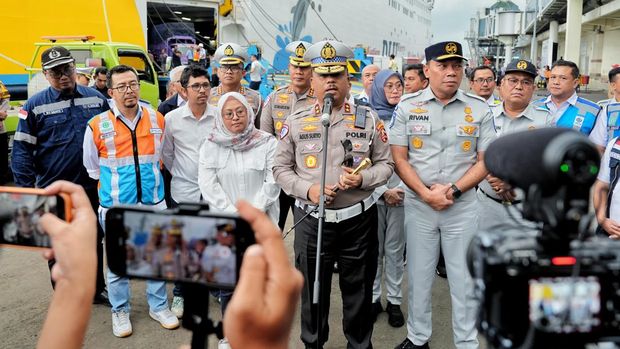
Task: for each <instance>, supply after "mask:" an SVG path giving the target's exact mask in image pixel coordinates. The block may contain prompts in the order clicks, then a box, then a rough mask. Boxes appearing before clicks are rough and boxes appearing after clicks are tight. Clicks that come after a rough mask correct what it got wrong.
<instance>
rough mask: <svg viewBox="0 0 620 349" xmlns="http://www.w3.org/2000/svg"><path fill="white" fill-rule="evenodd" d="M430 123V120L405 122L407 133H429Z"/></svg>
mask: <svg viewBox="0 0 620 349" xmlns="http://www.w3.org/2000/svg"><path fill="white" fill-rule="evenodd" d="M430 134H431V123H430V122H415V123H414V122H408V123H407V135H409V136H410V135H430Z"/></svg>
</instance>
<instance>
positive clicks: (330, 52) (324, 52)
mask: <svg viewBox="0 0 620 349" xmlns="http://www.w3.org/2000/svg"><path fill="white" fill-rule="evenodd" d="M334 57H336V49H335V48H334V46H332V45H331V44H330V43H329V42H328V43H326V44H325V45H324V46H323V48H322V49H321V58H323V59H333V58H334Z"/></svg>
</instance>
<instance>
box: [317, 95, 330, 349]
mask: <svg viewBox="0 0 620 349" xmlns="http://www.w3.org/2000/svg"><path fill="white" fill-rule="evenodd" d="M326 109H329V110H326ZM331 109H332V108H331V106H330V107H329V108H326V107H325V105H324V106H323V113H327V112H328V113H329V114H331ZM321 122H322V124H323V154H322V155H323V156H322V158H323V159H322V161H323V162H322V163H323V168H322V171H321V184H320V185H321V188H320V190H321V191H320V193H321V194H320V196H319V213H318V220H319V226H318V229H317V234H316V235H317V237H316V256H315V258H316V263H315V265H314V285H313V292H312V304H314V305H315V306H316V314H317V324H316V325H317V326H316V333H317V341H316V345H317V348H319V347H320V346H321V316H322V315H323V314H321V297H320V294H321V274H322V272H323V268H321V261H322V258H321V253H322V252H321V251H322V247H323V223H324V222H325V181H326V178H327V144H328V134H329V124H330V120H329V118H328V117H322V120H321ZM328 301H329V300H328Z"/></svg>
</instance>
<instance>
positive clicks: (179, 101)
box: [177, 93, 187, 107]
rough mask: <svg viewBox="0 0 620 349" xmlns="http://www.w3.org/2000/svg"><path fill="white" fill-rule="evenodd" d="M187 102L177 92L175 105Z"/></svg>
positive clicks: (178, 105)
mask: <svg viewBox="0 0 620 349" xmlns="http://www.w3.org/2000/svg"><path fill="white" fill-rule="evenodd" d="M186 103H187V101H186V100H184V99H183V97H181V94H179V93H177V107H180V106H183V105H185V104H186Z"/></svg>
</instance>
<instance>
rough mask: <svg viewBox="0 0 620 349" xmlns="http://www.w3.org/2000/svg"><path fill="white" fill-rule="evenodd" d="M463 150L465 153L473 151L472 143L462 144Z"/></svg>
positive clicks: (465, 142)
mask: <svg viewBox="0 0 620 349" xmlns="http://www.w3.org/2000/svg"><path fill="white" fill-rule="evenodd" d="M461 149H463V151H470V150H471V141H464V142H463V143H462V144H461Z"/></svg>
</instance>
